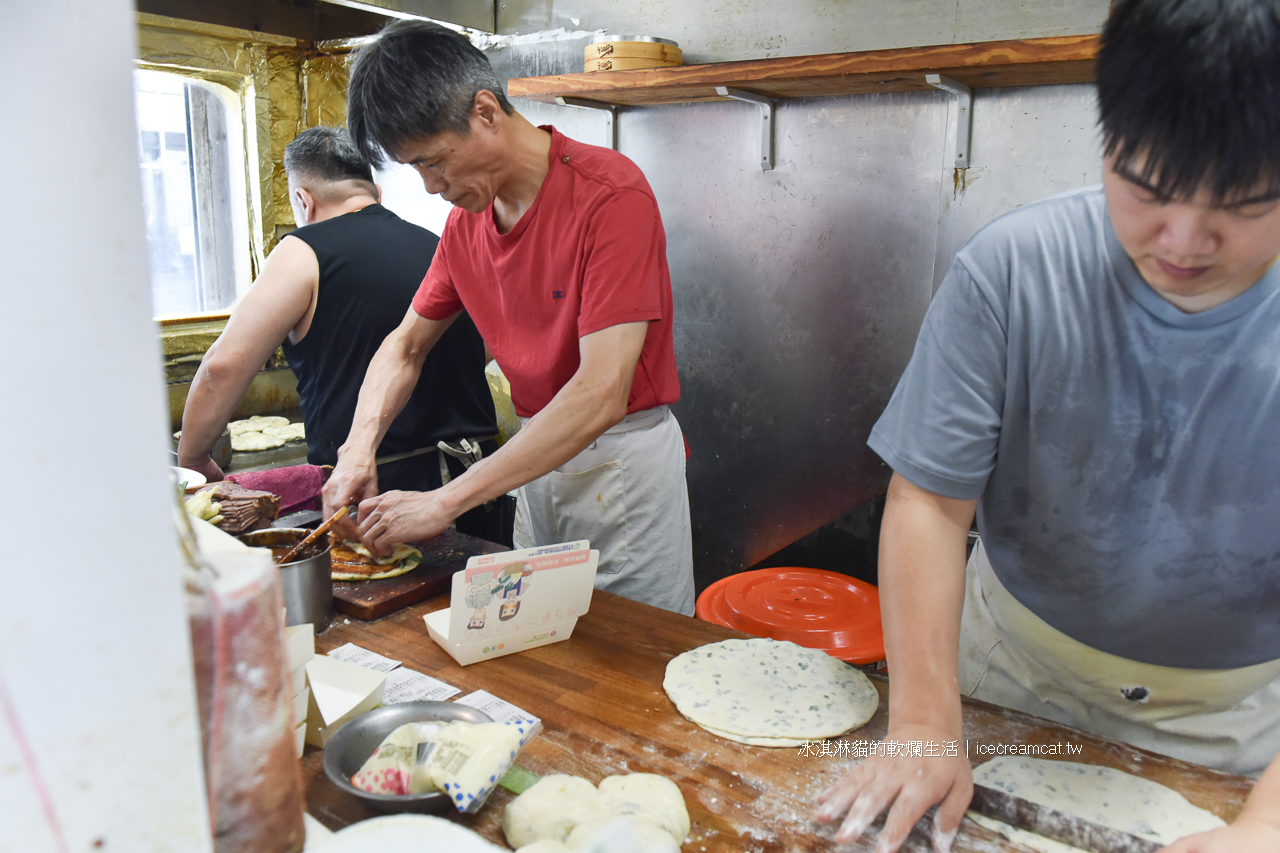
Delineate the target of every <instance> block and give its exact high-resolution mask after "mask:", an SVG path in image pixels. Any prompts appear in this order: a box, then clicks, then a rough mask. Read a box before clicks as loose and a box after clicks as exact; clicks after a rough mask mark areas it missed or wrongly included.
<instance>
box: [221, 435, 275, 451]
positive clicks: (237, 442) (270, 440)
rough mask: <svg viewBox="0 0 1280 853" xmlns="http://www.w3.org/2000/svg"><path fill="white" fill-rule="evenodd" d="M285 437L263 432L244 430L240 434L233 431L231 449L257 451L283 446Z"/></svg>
mask: <svg viewBox="0 0 1280 853" xmlns="http://www.w3.org/2000/svg"><path fill="white" fill-rule="evenodd" d="M284 445H285V439H283V438H280V437H279V436H274V435H267V434H266V433H261V432H242V433H239V434H236V433H234V432H233V433H231V449H232V450H240V451H248V452H252V451H256V450H270V449H271V448H273V447H283V446H284Z"/></svg>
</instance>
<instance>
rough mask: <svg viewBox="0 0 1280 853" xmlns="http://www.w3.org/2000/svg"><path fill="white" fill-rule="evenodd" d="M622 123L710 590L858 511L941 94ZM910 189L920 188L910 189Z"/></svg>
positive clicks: (688, 110)
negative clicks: (662, 300) (671, 340)
mask: <svg viewBox="0 0 1280 853" xmlns="http://www.w3.org/2000/svg"><path fill="white" fill-rule="evenodd" d="M776 117H777V118H776V123H777V127H776V136H777V151H776V155H777V164H776V167H775V168H774V170H773V171H770V172H761V171H760V168H759V166H758V163H757V150H758V145H759V142H758V139H759V130H758V127H759V125H758V122H759V114H758V111H757V110H755V109H754V108H752V107H750V106H748V105H744V104H734V103H725V104H706V105H698V106H674V107H662V108H655V109H651V110H645V111H643V112H642V113H641V112H639V111H629V112H628V113H627V114H626V115H625V116H624V120H623V122H622V123H621V125H620V127H621V133H622V147H623V150H624V151H625V152H627V153H628V155H629V156H631V157H632V159H634V160H635V161H636V163H637V164H638V165H639V166H640V167H641V168H642V169H643V170H644V172H645V174H646V175H647V176H648V178H649V181H650V183H651V184H652V185H653V188H654V191H655V193H656V194H657V197H658V202H659V205H660V207H661V209H662V211H663V215H664V219H665V221H666V224H667V236H668V258H669V260H670V263H671V268H672V286H673V291H674V293H675V307H676V318H677V319H676V355H677V359H678V361H679V364H680V375H681V384H682V396H681V400H680V403H679V404H678V405H677V406H676V414H677V415H678V416H679V418H680V421H681V424H682V425H683V427H684V429H685V432H686V435H687V437H688V440H689V443H690V445H691V447H692V449H693V456H692V458H691V459H690V460H689V488H690V502H691V504H692V505H693V506H694V507H696V509H695V511H694V525H695V549H696V554H695V563H696V564H697V565H698V566H699V568H700V580H702V581H703V582H704V583H705V582H707V581H709V580H711V579H713V578H714V577H719V576H722V575H724V574H728V573H730V572H732V571H735V570H738V569H741V568H745V567H746V566H749V565H751V564H752V563H754V562H756V561H758V560H760V559H762V558H764V557H766V556H768V555H769V554H770V553H772V552H773V551H775V550H777V549H778V548H781V547H783V546H784V545H787V544H788V543H790V542H792V541H794V540H795V539H796V538H798V537H799V536H801V535H803V534H804V533H807V532H809V531H810V530H813V529H814V528H816V527H819V526H821V525H822V524H825V523H827V522H829V521H831V520H832V519H834V518H836V517H837V516H839V515H841V514H842V513H844V512H846V511H847V510H848V509H849V508H851V507H853V506H856V505H858V504H859V503H862V502H863V501H865V500H866V499H868V498H869V497H871V496H872V495H874V494H875V493H876V492H877V491H879V490H880V489H881V488H883V486H884V484H885V482H886V481H887V471H886V470H885V469H884V468H883V467H882V465H881V463H880V461H879V460H878V458H876V456H875V455H874V454H873V453H871V451H870V450H868V449H867V447H866V444H865V441H866V437H867V434H868V432H869V431H870V428H871V424H872V423H873V422H874V420H875V418H876V416H877V415H878V414H879V411H880V409H881V408H883V405H884V403H885V402H886V401H887V400H888V397H889V394H890V393H891V391H892V388H893V385H894V382H895V381H896V379H897V377H898V375H899V373H900V372H901V369H902V367H903V365H904V364H905V363H906V360H907V358H908V357H909V356H910V352H911V347H912V345H913V342H914V340H915V335H916V330H917V329H918V328H919V324H920V319H921V317H922V316H923V313H924V310H925V308H926V307H927V305H928V300H929V295H930V288H929V286H928V284H927V282H929V281H931V279H932V264H933V258H932V247H933V242H934V236H935V232H936V225H935V223H936V212H937V199H938V193H939V189H940V185H939V182H940V172H939V170H938V168H937V165H938V163H939V162H940V159H941V157H942V140H943V133H944V128H945V113H944V112H943V111H942V110H940V109H938V108H937V104H936V99H935V98H934V97H933V96H932V95H919V94H913V95H883V96H871V97H866V98H859V99H822V100H814V101H799V102H790V101H788V102H782V103H781V104H780V106H779V108H778V110H777V112H776ZM902 176H911V177H912V179H911V180H909V181H903V180H902Z"/></svg>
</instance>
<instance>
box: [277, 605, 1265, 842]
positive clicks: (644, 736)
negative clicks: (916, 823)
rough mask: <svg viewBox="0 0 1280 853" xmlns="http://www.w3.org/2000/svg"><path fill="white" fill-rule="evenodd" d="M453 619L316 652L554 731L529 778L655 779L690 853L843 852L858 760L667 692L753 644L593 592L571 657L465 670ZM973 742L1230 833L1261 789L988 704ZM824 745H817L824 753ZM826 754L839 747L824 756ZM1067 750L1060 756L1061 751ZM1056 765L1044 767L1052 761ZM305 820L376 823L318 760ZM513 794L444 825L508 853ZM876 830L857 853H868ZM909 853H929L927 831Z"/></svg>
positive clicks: (881, 714) (971, 731)
mask: <svg viewBox="0 0 1280 853" xmlns="http://www.w3.org/2000/svg"><path fill="white" fill-rule="evenodd" d="M447 606H448V599H447V598H445V597H441V598H436V599H432V600H430V601H427V602H424V603H423V604H420V605H417V606H415V607H412V608H410V609H408V610H405V611H402V612H401V613H398V614H395V615H392V616H389V617H387V618H385V619H383V620H381V621H378V622H372V623H365V622H358V621H356V620H354V619H352V620H349V621H344V620H343V619H342V618H341V617H339V618H338V619H336V620H335V623H334V625H333V626H331V627H330V628H329V630H327V631H325V632H324V633H323V634H321V635H320V636H319V637H317V638H316V652H317V653H319V654H324V653H326V652H328V651H331V650H332V649H335V648H337V647H338V646H341V645H343V644H344V643H348V642H352V643H355V644H357V645H359V646H362V647H364V648H367V649H370V650H372V651H375V652H378V653H379V654H383V655H387V656H389V657H391V658H394V659H396V660H401V661H403V662H404V665H405V666H406V667H409V668H410V669H415V670H418V671H420V672H425V673H426V674H428V675H431V676H433V677H435V678H438V679H440V680H442V681H445V682H447V683H449V684H452V685H453V686H455V687H459V688H461V689H462V694H460V695H465V694H466V693H470V692H471V691H473V690H480V689H483V690H487V691H489V692H490V693H492V694H494V695H496V696H499V697H501V698H503V699H506V700H507V701H509V702H512V703H514V704H516V705H518V706H520V707H521V708H524V709H525V710H527V711H529V712H530V713H533V714H535V715H537V716H538V717H541V718H542V721H543V726H544V731H543V732H542V734H540V735H539V736H538V737H537V738H535V739H534V740H533V741H532V742H530V744H529V745H528V746H527V747H526V748H525V749H524V751H522V752H521V753H520V758H519V759H518V762H519V764H521V765H522V766H524V767H527V768H528V769H530V770H532V771H533V772H535V773H539V774H547V773H570V774H575V775H579V776H584V777H586V778H587V779H589V780H591V781H592V782H599V781H600V779H602V778H604V777H605V776H609V775H612V774H615V773H640V772H643V773H660V774H662V775H664V776H668V777H670V778H671V779H673V780H674V781H675V782H676V783H677V784H678V785H679V786H680V789H681V790H682V791H683V792H684V796H685V802H686V804H687V805H688V808H689V815H690V817H691V819H692V821H693V828H692V830H691V831H690V835H689V838H688V840H687V842H686V844H685V845H684V850H685V851H694V853H740V852H741V851H758V853H766V851H767V853H784V851H787V853H789V851H828V850H831V851H834V850H837V849H839V850H847V849H851V848H841V847H837V845H835V844H834V842H832V841H831V836H832V834H833V832H834V829H833V828H831V827H826V826H821V825H819V824H817V823H815V822H813V821H812V820H811V819H810V815H811V814H812V813H813V811H814V810H815V807H814V802H815V798H816V797H817V795H818V793H819V792H820V791H822V790H823V789H824V788H826V787H827V786H828V785H830V784H831V783H832V782H834V781H835V780H836V779H838V778H839V777H840V776H841V775H842V773H843V772H844V770H845V768H847V767H848V766H849V765H850V764H851V763H852V759H851V758H849V757H840V756H831V755H820V754H819V755H802V754H801V750H800V749H764V748H760V747H748V746H743V745H741V744H737V743H731V742H729V741H725V740H721V739H720V738H717V737H715V736H714V735H711V734H709V733H708V732H706V731H704V730H702V729H700V728H698V727H697V726H695V725H693V724H692V723H690V722H688V721H687V720H685V719H684V717H682V716H680V713H679V712H678V711H677V710H676V709H675V706H674V705H673V704H672V703H671V701H670V700H669V699H667V696H666V694H665V693H664V692H663V690H662V678H663V674H664V671H665V668H666V665H667V661H669V660H670V659H671V658H672V657H674V656H675V655H677V654H679V653H681V652H683V651H686V650H688V649H691V648H694V647H697V646H700V645H703V644H705V643H710V642H716V641H718V640H723V639H728V638H731V637H743V636H745V635H743V634H740V633H738V632H737V631H733V630H730V629H727V628H722V627H720V626H718V625H711V624H708V623H706V622H700V621H698V620H696V619H690V618H687V617H684V616H678V615H676V614H673V613H668V612H666V611H663V610H658V609H656V608H653V607H649V606H647V605H643V604H637V603H635V602H632V601H628V600H626V599H623V598H619V597H617V596H614V595H610V594H608V593H602V592H597V593H596V594H595V596H594V598H593V599H592V602H591V611H590V612H589V613H588V614H587V615H586V616H584V617H582V618H581V619H580V620H578V625H577V628H576V629H575V630H574V633H573V637H572V638H571V639H569V640H567V641H565V642H562V643H556V644H553V645H550V646H544V647H543V648H540V649H533V650H531V651H527V652H523V653H521V654H516V655H509V656H507V657H504V658H499V659H497V660H492V661H486V662H484V663H478V664H474V665H472V666H469V667H465V668H464V667H461V666H458V665H457V664H456V663H454V662H453V659H452V658H450V657H449V656H448V655H447V654H445V652H444V651H443V650H442V649H440V648H439V647H438V646H437V645H436V644H435V642H433V641H432V640H431V638H430V637H429V636H427V631H426V626H425V625H424V624H423V621H422V615H423V614H424V613H430V612H431V611H433V610H437V609H440V608H442V607H447ZM876 686H877V688H878V689H879V690H880V693H881V705H880V709H879V710H878V711H877V712H876V715H875V717H874V718H872V720H871V721H870V722H869V723H868V724H867V725H866V726H864V727H863V728H861V729H859V730H857V731H855V732H851V733H850V734H848V735H846V736H845V737H843V738H840V739H838V740H836V741H832V742H831V744H832V746H833V747H835V749H834V750H833V751H837V752H838V751H839V750H841V749H842V747H840V746H839V743H840V742H841V741H844V742H847V743H849V744H850V747H844V748H843V749H845V750H846V751H848V750H849V749H851V748H852V747H853V745H855V744H856V743H857V742H858V741H864V742H865V741H868V740H879V739H881V738H883V737H884V734H885V723H886V720H887V704H886V701H885V700H886V698H887V692H888V685H887V683H886V682H885V681H884V680H883V679H876ZM965 735H966V738H967V743H966V744H965V745H962V747H963V746H967V747H968V749H969V756H970V759H971V760H972V761H973V763H974V764H978V763H981V762H982V761H985V760H986V756H983V757H981V758H979V757H978V756H977V755H976V754H975V753H976V751H977V750H976V746H977V745H978V744H1002V743H1003V744H1015V743H1027V744H1046V745H1048V744H1057V743H1062V744H1071V745H1072V746H1073V748H1074V747H1075V746H1079V747H1081V748H1082V752H1081V753H1080V754H1079V755H1072V756H1071V759H1072V760H1075V761H1081V762H1086V763H1091V764H1099V765H1105V766H1108V767H1114V768H1117V769H1119V770H1124V771H1127V772H1129V773H1134V774H1137V775H1139V776H1144V777H1146V778H1148V779H1153V780H1155V781H1157V782H1160V783H1162V784H1164V785H1168V786H1169V787H1170V788H1173V789H1175V790H1177V791H1179V792H1181V793H1182V794H1183V795H1184V796H1186V797H1187V799H1189V800H1190V801H1191V802H1193V803H1195V804H1196V805H1198V806H1202V807H1204V808H1206V809H1209V810H1210V811H1213V812H1215V813H1217V814H1218V815H1220V816H1221V817H1222V818H1223V819H1225V820H1231V819H1232V818H1234V817H1235V815H1236V814H1237V813H1238V812H1239V810H1240V808H1241V806H1242V805H1243V803H1244V798H1245V796H1246V795H1247V794H1248V792H1249V789H1250V787H1251V785H1252V780H1250V779H1246V778H1243V777H1237V776H1229V775H1226V774H1221V773H1217V772H1215V771H1212V770H1207V769H1205V768H1202V767H1197V766H1195V765H1190V764H1185V763H1183V762H1180V761H1175V760H1173V759H1170V758H1165V757H1162V756H1157V755H1155V754H1154V753H1150V752H1146V751H1143V750H1139V749H1135V748H1133V747H1129V746H1125V745H1123V744H1117V743H1112V742H1109V741H1104V740H1101V739H1099V738H1095V737H1092V736H1090V735H1086V734H1083V733H1080V732H1077V731H1074V730H1072V729H1068V728H1065V727H1062V726H1059V725H1056V724H1054V723H1050V722H1047V721H1045V720H1041V719H1037V718H1034V717H1028V716H1026V715H1025V714H1019V713H1016V712H1013V711H1008V710H1005V709H1001V708H996V707H994V706H991V705H987V704H985V703H982V702H969V701H966V703H965ZM820 746H821V744H819V747H820ZM829 749H830V747H829ZM1064 749H1065V747H1064ZM1046 757H1049V756H1046ZM302 768H303V777H304V781H305V784H306V789H307V806H308V811H310V813H311V814H312V816H314V817H315V818H317V819H318V820H319V821H320V822H321V823H323V824H325V825H326V826H328V827H329V828H331V829H339V828H341V827H343V826H347V825H348V824H351V823H355V822H357V821H360V820H363V819H365V818H368V817H373V816H374V815H373V813H372V812H370V811H368V810H367V809H365V808H364V807H363V806H362V805H361V804H360V803H359V802H358V801H356V800H355V799H353V798H350V797H348V796H346V795H344V794H342V793H341V792H340V791H339V790H338V789H337V788H335V787H334V786H333V785H332V784H331V783H330V782H329V781H328V779H327V778H325V776H324V772H323V770H322V769H321V752H320V750H318V749H315V748H314V747H310V746H308V747H307V751H306V754H305V755H304V757H303V759H302ZM512 798H513V795H512V794H510V793H509V792H508V791H506V790H504V789H501V788H499V789H498V790H496V791H495V792H494V793H493V794H492V795H491V796H490V798H489V801H488V803H486V805H485V807H484V809H483V810H482V811H481V813H480V814H479V815H475V816H461V815H456V814H455V815H450V817H451V818H452V819H454V820H456V821H458V822H459V823H461V824H464V825H466V826H469V827H471V828H472V829H474V830H475V831H476V832H479V833H480V834H481V835H483V836H484V837H486V838H488V839H490V840H491V841H494V842H497V843H498V844H499V845H501V846H505V841H504V839H503V836H502V829H501V816H502V809H503V807H504V806H505V805H506V804H507V803H508V802H510V801H511V799H512ZM874 835H875V830H874V829H872V830H870V831H869V832H868V837H867V838H865V839H864V842H863V844H862V845H860V846H858V847H856V848H852V849H858V850H868V851H869V850H871V849H873V847H874V843H873V842H874ZM903 849H904V850H913V851H922V853H923V851H927V850H930V849H931V848H930V847H929V845H928V841H927V835H926V834H925V833H924V832H923V831H922V830H921V829H919V828H917V830H915V831H914V832H913V833H912V836H911V838H910V839H909V841H908V843H907V845H905V846H904V848H903ZM953 849H954V850H956V851H957V853H961V852H962V851H969V853H978V851H1013V850H1021V849H1022V848H1020V847H1017V846H1015V845H1012V844H1010V843H1008V842H1006V841H1004V840H1003V839H1001V838H999V837H998V836H995V835H993V834H992V833H989V832H987V831H986V830H984V829H982V828H981V827H978V826H976V825H975V824H973V823H972V822H971V821H967V820H966V821H965V823H964V824H963V825H962V827H961V831H960V835H959V836H958V837H957V839H956V842H955V846H954V848H953Z"/></svg>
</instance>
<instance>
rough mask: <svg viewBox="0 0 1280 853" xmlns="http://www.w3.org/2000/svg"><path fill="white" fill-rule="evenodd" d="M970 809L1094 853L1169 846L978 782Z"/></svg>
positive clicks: (1150, 852)
mask: <svg viewBox="0 0 1280 853" xmlns="http://www.w3.org/2000/svg"><path fill="white" fill-rule="evenodd" d="M969 808H970V809H972V810H973V811H975V812H977V813H978V814H983V815H986V816H987V817H991V818H995V819H996V820H1000V821H1004V822H1005V823H1007V824H1009V825H1010V826H1013V827H1017V828H1018V829H1025V830H1028V831H1030V832H1034V833H1036V834H1037V835H1043V836H1044V837H1045V838H1051V839H1053V840H1054V841H1061V842H1062V843H1063V844H1070V845H1073V846H1075V847H1079V848H1081V849H1082V850H1090V851H1092V853H1156V851H1157V850H1161V849H1163V848H1164V846H1165V845H1163V844H1160V843H1158V842H1155V841H1148V840H1147V839H1145V838H1139V837H1138V836H1136V835H1130V834H1129V833H1127V832H1122V831H1120V830H1118V829H1112V828H1111V827H1109V826H1103V825H1102V824H1098V823H1093V822H1092V821H1088V820H1085V819H1084V818H1080V817H1076V816H1075V815H1073V814H1067V813H1066V812H1060V811H1055V810H1053V809H1051V808H1048V807H1047V806H1042V805H1040V804H1039V803H1033V802H1031V801H1030V800H1024V799H1022V798H1021V797H1017V796H1014V795H1013V794H1007V793H1005V792H1004V791H997V790H996V789H994V788H988V787H986V786H985V785H978V784H976V783H975V784H974V786H973V801H972V802H971V803H969Z"/></svg>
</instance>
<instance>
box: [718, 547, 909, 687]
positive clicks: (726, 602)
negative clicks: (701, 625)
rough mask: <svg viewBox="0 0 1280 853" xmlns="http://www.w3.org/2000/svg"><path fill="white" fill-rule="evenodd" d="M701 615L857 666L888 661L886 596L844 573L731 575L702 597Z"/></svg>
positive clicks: (790, 571)
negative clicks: (883, 603) (883, 618)
mask: <svg viewBox="0 0 1280 853" xmlns="http://www.w3.org/2000/svg"><path fill="white" fill-rule="evenodd" d="M697 615H698V618H699V619H701V620H703V621H704V622H714V623H716V624H717V625H724V626H725V627H726V628H735V629H737V630H739V631H742V632H743V633H746V634H751V635H752V636H755V637H769V638H770V639H774V640H789V641H791V642H793V643H795V644H796V645H800V646H804V647H806V648H810V649H820V650H821V651H824V652H826V653H827V654H829V655H831V656H832V657H834V658H838V659H839V660H843V661H847V662H849V663H853V664H863V665H865V664H878V663H880V662H881V661H882V660H884V630H883V628H882V627H881V623H880V591H879V590H878V589H876V588H875V587H874V586H872V585H871V584H869V583H864V582H863V581H860V580H858V579H857V578H851V577H849V576H848V575H842V574H839V573H838V572H828V571H824V570H822V569H807V568H799V567H795V566H787V567H781V568H775V569H757V570H756V571H752V572H742V573H740V574H736V575H730V576H729V577H727V578H723V579H721V580H718V581H716V582H715V583H713V584H712V585H711V586H709V587H707V588H706V589H705V590H703V592H702V595H700V596H698V606H697Z"/></svg>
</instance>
